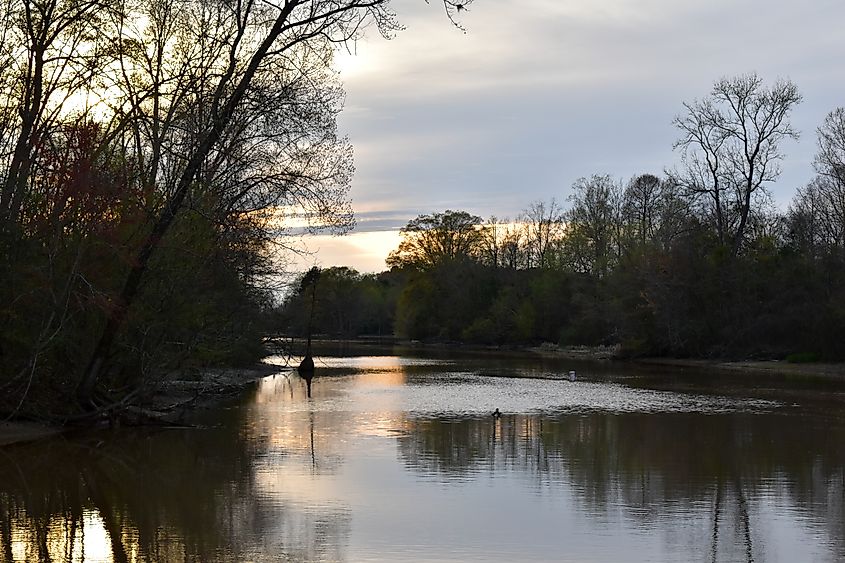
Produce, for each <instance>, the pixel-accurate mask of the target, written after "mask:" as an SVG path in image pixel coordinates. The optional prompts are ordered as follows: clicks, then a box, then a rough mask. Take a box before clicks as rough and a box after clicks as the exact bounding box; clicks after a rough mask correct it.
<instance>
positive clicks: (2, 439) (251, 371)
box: [0, 362, 291, 447]
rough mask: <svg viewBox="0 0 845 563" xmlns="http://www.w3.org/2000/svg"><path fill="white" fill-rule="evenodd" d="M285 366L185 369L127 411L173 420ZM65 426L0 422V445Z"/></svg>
mask: <svg viewBox="0 0 845 563" xmlns="http://www.w3.org/2000/svg"><path fill="white" fill-rule="evenodd" d="M288 370H291V368H288V367H284V366H278V365H272V364H267V363H263V362H260V363H258V364H256V365H254V366H251V367H248V368H218V369H205V370H195V371H190V372H185V373H183V374H179V375H178V376H177V378H176V379H172V380H168V381H166V382H163V383H162V384H161V385H159V387H158V388H157V389H156V391H155V393H153V394H152V396H151V397H150V398H149V399H148V400H147V401H145V402H144V403H143V404H142V405H140V406H138V407H133V408H131V409H129V410H128V411H127V412H128V414H129V415H130V416H135V417H137V418H139V419H140V420H145V419H146V420H147V421H148V422H149V424H155V423H156V422H157V421H160V422H161V423H164V424H177V423H179V422H180V421H181V420H182V419H183V418H184V417H185V416H186V415H187V414H188V413H189V412H190V411H192V410H194V409H198V408H210V407H213V406H215V405H216V404H217V403H218V402H219V401H221V400H223V399H225V398H228V397H231V396H234V395H236V394H238V393H240V392H241V391H242V390H243V389H244V387H246V386H247V385H249V384H251V383H253V382H255V381H257V380H258V379H261V378H262V377H267V376H268V375H273V374H275V373H279V372H282V371H288ZM68 429H69V428H67V427H62V426H50V425H46V424H38V423H34V422H14V421H5V422H0V447H3V446H7V445H10V444H17V443H21V442H32V441H35V440H40V439H42V438H49V437H52V436H56V435H58V434H61V433H62V432H65V431H67V430H68Z"/></svg>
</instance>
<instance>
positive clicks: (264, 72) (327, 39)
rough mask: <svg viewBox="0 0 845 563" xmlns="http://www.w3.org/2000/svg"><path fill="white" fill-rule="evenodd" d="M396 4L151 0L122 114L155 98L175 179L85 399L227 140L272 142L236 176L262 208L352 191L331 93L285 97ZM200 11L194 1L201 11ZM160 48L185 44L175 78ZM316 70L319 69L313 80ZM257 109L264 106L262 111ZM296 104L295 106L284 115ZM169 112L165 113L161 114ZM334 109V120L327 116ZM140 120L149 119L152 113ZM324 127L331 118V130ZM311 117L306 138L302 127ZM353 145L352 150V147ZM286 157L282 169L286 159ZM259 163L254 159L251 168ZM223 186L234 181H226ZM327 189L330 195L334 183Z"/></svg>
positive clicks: (154, 127) (176, 59) (451, 7)
mask: <svg viewBox="0 0 845 563" xmlns="http://www.w3.org/2000/svg"><path fill="white" fill-rule="evenodd" d="M387 6H388V1H387V0H286V1H285V2H283V3H281V4H278V5H276V4H272V3H270V4H264V3H254V2H252V1H247V2H236V3H234V4H219V5H211V6H206V5H204V4H200V5H199V7H196V5H195V4H191V3H186V5H185V8H186V10H187V11H188V12H189V13H190V14H191V15H192V16H193V17H192V18H189V19H188V20H187V21H181V20H180V18H179V17H178V16H179V14H180V12H178V11H177V10H176V9H175V7H174V5H173V4H171V3H157V2H153V3H152V4H151V7H152V10H150V14H149V15H150V16H151V21H152V22H153V24H152V25H153V28H154V37H155V38H156V39H157V40H158V41H157V43H156V45H157V48H158V53H157V54H156V55H155V56H154V57H153V56H150V55H149V53H148V52H146V51H144V47H143V45H144V43H142V42H140V41H137V40H135V41H131V40H130V41H124V42H123V43H128V46H129V49H130V51H131V50H139V51H140V53H141V54H140V62H139V63H138V64H137V65H134V66H133V67H131V68H135V67H136V66H140V67H141V68H143V69H144V72H143V74H144V75H145V76H147V77H148V78H149V81H148V86H147V88H145V89H144V90H141V91H140V92H139V91H138V90H137V89H136V88H135V87H134V84H135V80H133V79H132V77H131V74H130V73H127V72H126V71H125V69H123V72H122V73H121V74H120V76H124V77H125V76H127V74H130V78H129V79H124V80H123V81H122V85H123V86H125V91H126V92H127V98H126V102H125V105H126V106H127V107H128V109H127V110H125V111H129V112H130V114H131V113H132V112H135V111H136V110H140V109H141V108H145V107H147V106H149V107H150V111H151V113H152V115H151V119H148V120H146V123H149V126H147V127H144V130H145V131H146V130H149V131H150V133H151V139H152V143H149V144H148V145H149V146H150V147H151V148H152V151H151V153H150V159H149V160H150V167H151V168H150V170H149V172H148V174H147V179H148V182H149V181H155V182H156V183H158V182H159V180H160V179H162V178H164V179H168V180H169V181H168V182H167V184H168V186H167V189H166V190H165V191H164V193H163V194H162V195H163V197H162V199H161V205H160V206H157V209H156V212H155V213H154V218H153V220H152V221H151V225H152V226H151V228H150V229H149V231H148V233H147V234H146V235H145V237H144V238H143V239H142V242H141V243H140V245H139V250H138V252H137V254H136V256H135V258H134V260H133V262H132V265H131V268H130V269H129V272H128V274H127V276H126V279H125V282H124V283H123V285H122V288H121V289H120V291H119V294H118V296H117V299H116V301H117V303H118V306H117V307H115V308H114V309H113V312H112V314H110V315H109V317H108V319H107V321H106V323H105V326H104V329H103V332H102V336H101V338H100V340H99V342H98V343H97V345H96V346H95V348H94V351H93V353H92V355H91V359H90V362H89V365H88V368H87V369H86V371H85V374H84V376H83V378H82V380H81V382H80V385H79V400H80V403H81V404H83V405H90V404H91V403H92V393H93V391H94V388H95V386H96V384H97V382H98V380H99V379H100V377H101V374H102V371H103V367H104V366H105V365H107V362H108V359H109V355H110V351H111V348H112V345H113V342H114V339H115V336H116V335H117V334H118V330H119V328H120V327H121V326H122V325H123V323H124V321H125V319H126V314H127V310H128V307H129V306H130V305H131V304H132V302H133V301H134V300H135V298H136V296H137V294H138V292H139V290H140V288H141V284H142V281H143V278H144V275H145V272H146V270H147V268H148V265H149V263H150V259H151V257H152V256H153V254H154V253H155V251H156V249H157V247H158V245H159V243H160V241H161V240H162V239H163V237H164V236H165V235H166V233H167V232H168V230H169V229H170V226H171V224H172V223H173V222H174V220H175V218H176V217H177V215H178V214H179V212H180V211H181V210H182V208H183V207H184V206H185V205H186V204H190V201H191V198H192V197H191V196H195V190H196V188H197V187H200V188H202V187H204V186H206V187H207V186H208V185H216V186H220V183H214V184H209V183H207V182H204V180H207V179H208V177H209V172H211V173H212V177H214V174H213V173H214V172H216V171H217V170H219V168H220V166H219V164H220V163H223V164H224V165H228V164H230V157H231V155H232V151H231V150H230V147H229V142H230V141H232V140H234V141H235V143H236V146H237V148H238V149H240V150H238V151H236V152H235V156H236V157H237V156H240V155H254V154H256V150H255V149H256V148H258V149H265V147H268V146H269V152H268V153H267V154H268V155H269V158H265V159H263V160H261V161H260V162H259V165H258V171H259V172H260V173H259V175H258V176H257V177H256V178H255V179H254V180H253V179H251V178H249V177H248V176H247V178H246V181H244V180H245V178H244V173H243V172H242V171H240V170H238V168H237V167H236V168H235V170H237V171H239V172H240V174H239V175H238V176H236V179H237V180H239V181H238V182H237V183H236V184H235V186H234V189H233V190H232V192H233V194H234V195H233V196H232V197H234V201H235V202H238V201H240V200H242V199H244V198H246V197H247V196H249V195H255V194H269V201H268V198H267V197H266V196H265V198H264V200H263V201H261V207H262V208H266V207H267V206H268V204H272V203H277V202H278V194H279V193H283V194H286V197H283V198H282V201H284V202H285V203H288V204H290V203H293V204H299V205H302V204H303V201H302V199H299V198H297V197H296V196H295V195H294V196H290V195H287V192H286V190H287V189H288V188H289V187H291V186H299V187H300V193H301V194H302V195H303V199H304V200H305V202H308V203H316V204H317V208H318V209H325V205H323V198H322V195H323V193H324V191H326V190H325V188H327V187H330V186H331V185H333V184H334V185H340V186H341V193H345V192H346V189H347V188H348V183H349V180H350V174H349V172H351V169H350V168H349V166H347V165H346V163H348V158H346V159H344V157H343V154H344V153H343V151H341V155H340V156H338V155H337V154H336V153H335V151H334V150H332V149H333V148H334V147H337V141H336V138H335V136H334V135H335V128H334V116H335V115H336V110H334V109H333V108H334V106H333V104H332V101H331V99H329V100H326V99H321V98H320V97H318V98H316V99H314V98H312V99H310V100H306V101H305V103H301V104H297V103H294V104H286V103H284V102H285V101H286V100H289V99H291V97H292V98H293V99H296V94H297V93H298V92H300V91H301V90H303V89H304V90H305V91H308V90H309V88H310V86H311V85H312V84H313V83H315V82H316V83H317V84H320V81H321V79H322V78H324V75H322V76H321V75H320V74H319V71H320V70H321V69H323V68H324V67H325V63H326V62H327V61H328V58H329V57H330V53H331V52H332V50H333V48H334V45H336V44H338V43H346V42H347V41H350V40H353V39H355V38H356V37H358V36H359V34H360V33H361V30H362V29H363V28H364V27H366V26H367V25H368V24H374V25H375V26H376V27H377V28H378V30H379V31H380V32H381V33H382V34H383V35H389V34H390V33H392V32H393V31H395V30H396V29H397V28H398V25H397V23H396V20H395V17H394V15H393V14H392V13H391V12H390V11H389V10H388V8H387ZM444 6H445V8H446V11H447V14H449V17H450V18H451V17H452V15H453V12H454V11H455V10H457V9H458V4H457V3H456V2H453V0H444ZM462 7H463V4H461V8H462ZM191 8H195V9H194V11H192V10H191ZM117 26H118V28H119V29H121V30H123V29H124V28H125V27H126V22H124V21H123V19H121V18H119V19H118V22H117ZM174 28H175V29H181V30H184V31H186V32H187V35H185V36H183V37H176V38H175V40H174V39H173V38H170V37H168V36H167V34H168V32H170V30H172V29H174ZM192 33H193V35H192ZM186 47H187V51H188V53H189V54H188V56H180V55H179V54H178V53H179V52H180V50H181V51H183V52H184V51H185V50H186ZM191 51H193V52H191ZM161 52H164V53H165V54H166V55H168V54H169V55H172V54H173V52H175V53H177V54H176V55H175V56H172V57H165V58H164V60H165V61H172V68H173V69H175V71H176V72H174V73H173V74H174V76H175V78H176V81H175V82H173V81H170V80H165V79H164V78H166V75H167V74H168V72H167V71H169V70H170V69H168V68H162V67H161V65H160V62H161V60H162V57H161V56H160V54H161ZM196 61H199V62H198V63H197V62H196ZM168 64H170V63H169V62H168ZM162 70H163V71H165V72H162ZM315 70H316V71H317V72H318V74H317V76H316V77H315V76H314V72H315ZM163 75H165V76H163ZM279 102H282V103H279ZM256 108H259V111H258V112H257V113H256V112H255V111H254V110H255V109H256ZM265 108H273V109H277V110H278V113H275V114H271V115H270V116H269V118H268V117H267V116H266V114H265V113H264V112H262V111H260V109H265ZM289 109H292V110H293V111H290V112H286V110H289ZM183 112H185V113H184V115H185V116H186V119H187V122H188V123H189V124H190V125H191V127H190V128H189V129H188V130H187V135H180V134H179V133H178V132H179V131H180V130H181V129H180V128H178V127H168V128H167V130H168V131H175V132H177V134H176V142H177V145H178V147H179V149H180V150H178V151H175V152H173V153H172V154H175V156H176V158H175V159H174V162H173V163H172V166H171V167H170V168H169V170H167V169H161V170H160V169H159V167H158V163H159V162H161V163H162V164H165V163H166V158H167V154H169V153H165V152H164V151H160V150H156V147H159V146H160V139H161V135H162V133H163V132H162V130H161V128H160V127H159V126H160V125H165V126H166V125H167V124H168V122H169V121H172V118H173V117H175V116H176V117H181V116H182V115H183ZM161 115H164V116H166V119H165V120H161V119H160V116H161ZM326 115H328V119H326V117H324V116H326ZM256 116H257V117H256ZM140 121H141V123H145V121H144V120H143V119H141V120H140ZM315 121H316V123H317V124H318V126H317V127H316V131H317V133H318V135H317V136H316V137H315V136H312V135H309V134H308V133H309V132H310V131H311V129H309V126H312V125H313V124H314V123H315ZM319 124H328V125H329V127H328V129H326V128H325V127H320V126H319ZM303 126H304V131H305V132H306V134H305V135H303V134H302V131H303ZM256 131H257V132H260V134H259V135H258V142H257V143H255V144H254V143H253V142H252V141H253V140H254V139H255V137H253V136H252V133H254V132H256ZM268 131H269V132H270V133H268ZM276 131H281V134H276V133H275V132H276ZM244 132H245V133H244ZM133 134H134V135H133V136H134V138H135V143H136V145H141V147H140V149H141V151H140V152H143V151H144V149H146V148H147V145H146V144H144V143H139V142H138V141H137V139H138V137H139V135H138V131H137V129H136V130H135V131H133ZM168 134H169V133H168ZM324 145H327V146H328V148H324ZM279 153H281V154H279ZM258 154H262V152H261V151H259V152H258ZM345 154H346V155H348V154H349V152H348V150H347V151H346V152H345ZM279 162H281V166H280V167H277V163H279ZM236 164H237V161H236ZM250 164H252V163H250ZM254 169H255V168H254V167H252V166H249V165H248V166H246V170H247V174H248V173H249V172H250V171H252V170H254ZM224 170H225V171H226V174H225V175H224V178H225V179H228V178H229V174H228V173H229V171H230V170H231V167H229V166H225V167H224ZM223 186H224V187H226V183H223ZM206 193H208V192H206ZM327 193H332V192H331V190H328V191H327ZM335 193H336V192H335ZM209 195H212V196H213V195H214V194H213V193H211V194H209ZM336 201H337V200H336V199H333V198H329V199H328V201H327V203H328V208H330V209H331V208H332V206H333V204H334V203H336ZM225 203H228V202H225V200H224V206H225ZM224 208H226V207H224Z"/></svg>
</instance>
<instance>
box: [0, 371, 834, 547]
mask: <svg viewBox="0 0 845 563" xmlns="http://www.w3.org/2000/svg"><path fill="white" fill-rule="evenodd" d="M573 367H575V368H576V371H577V377H576V380H575V381H574V382H573V381H569V378H568V372H569V370H570V368H573ZM317 374H318V375H317V377H315V379H314V381H313V385H312V397H311V398H310V399H309V398H308V397H306V386H305V382H304V381H302V380H301V379H299V378H298V377H297V376H296V375H293V374H286V373H280V374H279V375H275V376H271V377H268V378H266V379H264V380H262V381H261V382H259V383H258V385H257V386H256V387H254V388H252V389H249V390H248V391H246V392H245V393H244V396H243V397H241V398H240V399H238V400H236V401H233V402H231V403H229V404H226V405H223V406H221V407H220V408H215V409H213V410H208V411H204V412H201V413H198V414H197V419H196V420H195V422H196V423H197V424H198V425H199V426H198V427H197V428H190V429H173V430H166V431H155V432H153V431H149V430H146V431H138V430H119V431H109V432H98V433H90V432H89V433H85V434H81V435H76V436H67V437H63V438H61V439H53V440H47V441H42V442H38V443H34V444H28V445H21V446H16V447H7V448H3V449H0V523H2V529H0V560H6V561H11V560H14V561H33V560H35V561H37V560H39V559H41V560H47V559H49V560H52V561H573V562H574V561H578V562H581V561H666V562H670V561H671V562H674V561H752V560H753V561H784V562H795V561H840V560H845V513H843V503H845V411H843V409H842V405H843V404H845V401H843V392H844V391H845V389H843V388H842V386H841V385H838V384H809V383H805V382H797V383H796V382H791V381H788V380H783V381H777V380H771V379H766V380H760V379H759V378H757V379H752V380H750V381H749V380H742V381H744V382H742V381H741V382H740V383H737V382H736V376H735V375H734V376H730V377H728V376H725V378H719V377H713V376H712V375H704V374H696V373H681V374H679V373H677V372H672V371H662V372H660V371H655V370H654V369H639V370H637V371H633V370H631V369H630V368H628V367H624V368H623V367H619V366H614V365H607V364H605V365H603V366H599V365H590V364H584V365H571V364H567V363H566V362H553V361H540V360H531V361H529V360H516V359H511V360H501V359H498V360H497V359H487V358H466V357H465V358H414V357H409V356H396V355H393V356H366V357H336V358H322V359H321V360H319V361H318V362H317ZM497 408H498V409H499V410H500V412H501V413H502V415H501V416H500V417H494V416H492V415H491V413H492V412H493V411H494V410H495V409H497Z"/></svg>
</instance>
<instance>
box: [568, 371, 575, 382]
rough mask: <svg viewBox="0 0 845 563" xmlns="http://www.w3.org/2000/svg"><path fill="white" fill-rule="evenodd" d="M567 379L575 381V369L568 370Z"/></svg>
mask: <svg viewBox="0 0 845 563" xmlns="http://www.w3.org/2000/svg"><path fill="white" fill-rule="evenodd" d="M569 381H575V370H572V371H570V372H569Z"/></svg>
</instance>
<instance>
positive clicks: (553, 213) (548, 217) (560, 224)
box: [522, 198, 564, 268]
mask: <svg viewBox="0 0 845 563" xmlns="http://www.w3.org/2000/svg"><path fill="white" fill-rule="evenodd" d="M522 222H523V224H524V226H525V232H526V239H527V247H528V248H527V251H528V262H529V265H528V267H529V268H530V267H532V266H533V267H536V268H547V267H549V266H550V256H549V254H550V252H551V250H552V248H553V247H554V246H555V245H556V244H557V243H559V242H560V239H561V237H562V236H563V230H564V221H563V211H562V210H561V208H560V206H559V205H558V203H557V201H555V199H554V198H552V199H551V200H550V201H549V202H548V203H546V202H544V201H536V202H534V203H532V204H531V205H530V206H528V209H526V210H525V211H524V212H523V213H522Z"/></svg>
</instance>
